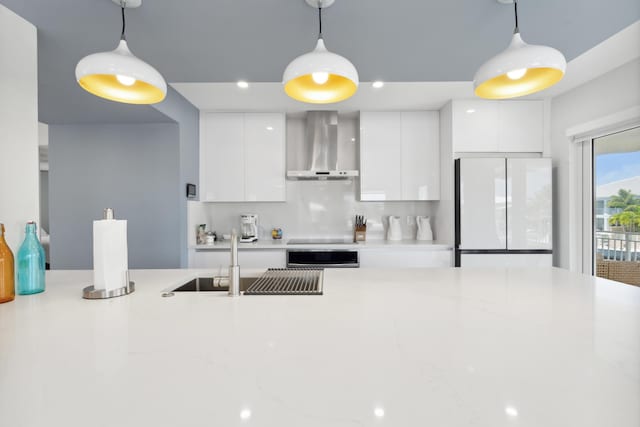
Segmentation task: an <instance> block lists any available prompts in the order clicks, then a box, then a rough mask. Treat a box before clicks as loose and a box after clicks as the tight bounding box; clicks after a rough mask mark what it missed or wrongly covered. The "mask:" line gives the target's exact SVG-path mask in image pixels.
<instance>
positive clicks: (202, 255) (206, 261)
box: [189, 249, 286, 275]
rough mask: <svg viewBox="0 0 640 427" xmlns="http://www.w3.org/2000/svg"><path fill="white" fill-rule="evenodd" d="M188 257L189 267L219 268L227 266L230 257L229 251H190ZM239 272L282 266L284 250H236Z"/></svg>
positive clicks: (284, 263) (284, 262)
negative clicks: (246, 269) (245, 269)
mask: <svg viewBox="0 0 640 427" xmlns="http://www.w3.org/2000/svg"><path fill="white" fill-rule="evenodd" d="M191 255H192V256H191V257H189V268H213V269H215V268H220V269H222V270H224V269H226V268H228V267H229V264H230V263H231V257H230V253H229V251H210V250H200V251H198V250H196V251H192V253H191ZM238 264H239V265H240V274H241V275H242V269H243V268H264V269H267V268H284V267H285V265H286V260H285V251H284V250H265V249H254V250H251V249H244V250H239V251H238Z"/></svg>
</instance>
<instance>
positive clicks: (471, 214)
mask: <svg viewBox="0 0 640 427" xmlns="http://www.w3.org/2000/svg"><path fill="white" fill-rule="evenodd" d="M551 188H552V171H551V159H543V158H533V159H532V158H464V159H457V160H456V161H455V204H456V214H455V265H456V267H460V266H463V267H478V266H482V267H519V266H528V267H537V266H545V267H546V266H549V267H550V266H551V265H552V190H551Z"/></svg>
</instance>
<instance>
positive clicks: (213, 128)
mask: <svg viewBox="0 0 640 427" xmlns="http://www.w3.org/2000/svg"><path fill="white" fill-rule="evenodd" d="M285 135H286V132H285V117H284V114H283V113H202V114H201V116H200V187H201V192H200V194H201V200H202V201H205V202H242V201H284V200H285V199H286V192H285V162H284V158H285V151H284V150H285Z"/></svg>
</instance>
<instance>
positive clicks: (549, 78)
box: [473, 0, 567, 99]
mask: <svg viewBox="0 0 640 427" xmlns="http://www.w3.org/2000/svg"><path fill="white" fill-rule="evenodd" d="M498 1H499V2H500V3H511V2H513V3H514V11H515V19H516V27H515V30H514V33H513V38H512V39H511V44H510V45H509V47H507V49H506V50H504V51H503V52H501V53H499V54H498V55H496V56H494V57H493V58H491V59H489V60H488V61H487V62H485V63H484V64H483V65H482V66H481V67H480V68H479V69H478V71H477V72H476V75H475V76H474V78H473V86H474V89H475V94H476V95H477V96H479V97H481V98H486V99H507V98H516V97H518V96H524V95H530V94H532V93H535V92H539V91H541V90H544V89H546V88H548V87H550V86H553V85H554V84H556V83H558V82H559V81H560V80H561V79H562V77H563V76H564V73H565V70H566V68H567V61H566V59H565V58H564V55H562V53H561V52H560V51H558V50H556V49H554V48H552V47H548V46H538V45H530V44H527V43H525V42H524V41H523V40H522V37H520V30H519V29H518V0H498Z"/></svg>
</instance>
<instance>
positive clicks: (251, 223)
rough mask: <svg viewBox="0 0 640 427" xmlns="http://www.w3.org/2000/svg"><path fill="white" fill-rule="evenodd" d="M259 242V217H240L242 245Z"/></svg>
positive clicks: (246, 215) (254, 215) (243, 215)
mask: <svg viewBox="0 0 640 427" xmlns="http://www.w3.org/2000/svg"><path fill="white" fill-rule="evenodd" d="M257 240H258V215H256V214H242V215H240V243H252V242H256V241H257Z"/></svg>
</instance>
